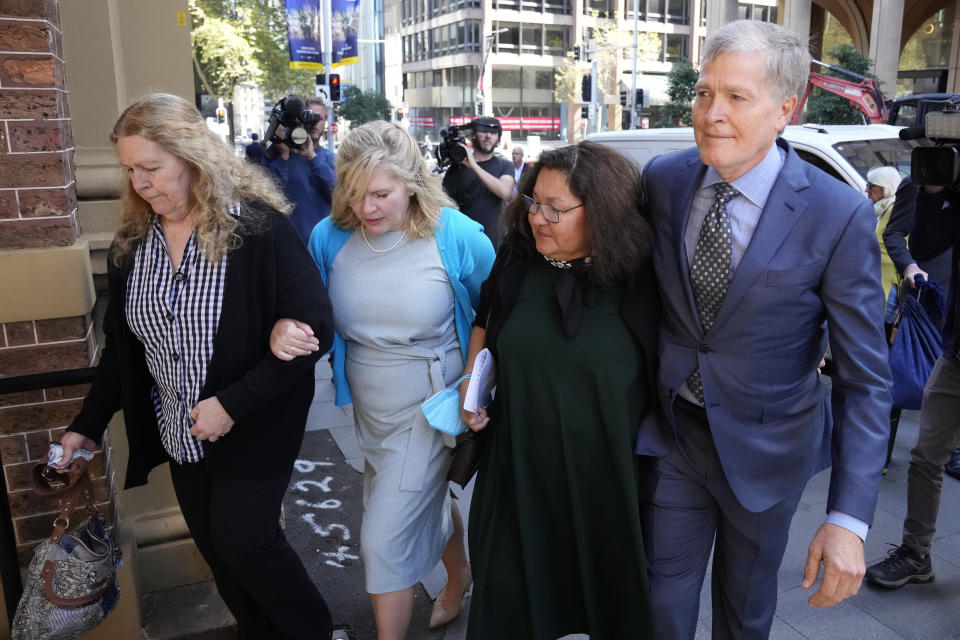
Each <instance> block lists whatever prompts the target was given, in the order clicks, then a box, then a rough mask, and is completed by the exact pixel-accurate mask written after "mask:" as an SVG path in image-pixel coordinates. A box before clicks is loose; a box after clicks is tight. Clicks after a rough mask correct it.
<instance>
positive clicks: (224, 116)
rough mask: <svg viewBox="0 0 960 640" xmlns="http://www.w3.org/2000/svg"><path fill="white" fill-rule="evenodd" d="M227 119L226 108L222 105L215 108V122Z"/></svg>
mask: <svg viewBox="0 0 960 640" xmlns="http://www.w3.org/2000/svg"><path fill="white" fill-rule="evenodd" d="M226 121H227V110H226V109H224V108H223V107H220V108H219V109H217V124H223V123H224V122H226Z"/></svg>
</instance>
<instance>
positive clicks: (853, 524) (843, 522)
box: [827, 511, 870, 541]
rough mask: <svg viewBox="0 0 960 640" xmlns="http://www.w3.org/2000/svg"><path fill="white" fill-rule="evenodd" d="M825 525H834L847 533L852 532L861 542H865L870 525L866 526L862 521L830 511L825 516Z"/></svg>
mask: <svg viewBox="0 0 960 640" xmlns="http://www.w3.org/2000/svg"><path fill="white" fill-rule="evenodd" d="M827 523H828V524H835V525H837V526H838V527H843V528H844V529H846V530H847V531H852V532H853V533H855V534H857V535H858V536H859V537H860V539H861V540H864V541H866V539H867V531H869V530H870V525H868V524H867V523H866V522H864V521H863V520H860V519H858V518H854V517H853V516H849V515H847V514H845V513H841V512H840V511H831V512H830V513H828V514H827Z"/></svg>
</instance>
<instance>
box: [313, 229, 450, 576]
mask: <svg viewBox="0 0 960 640" xmlns="http://www.w3.org/2000/svg"><path fill="white" fill-rule="evenodd" d="M399 237H400V234H399V232H396V233H387V234H384V235H383V236H372V235H369V234H368V239H369V241H370V243H371V244H372V245H373V246H374V247H376V248H378V249H387V248H389V247H391V246H392V245H393V244H394V242H396V241H397V239H398V238H399ZM328 289H329V293H330V299H331V301H332V302H333V310H334V323H335V326H336V328H337V330H338V331H339V332H340V334H341V335H342V336H343V338H344V340H345V341H346V354H345V356H346V359H345V366H346V375H347V381H348V383H349V385H350V393H351V395H352V396H353V411H354V418H355V422H356V427H357V436H358V438H359V440H360V448H361V449H362V450H363V455H364V458H365V459H366V464H365V468H364V482H363V523H362V526H361V533H360V555H361V558H362V560H363V563H364V570H365V575H366V586H367V591H368V592H369V593H389V592H392V591H399V590H401V589H406V588H407V587H411V586H413V585H415V584H416V583H417V582H419V581H420V580H421V579H422V578H423V577H424V576H426V575H427V574H428V573H429V572H430V571H431V570H432V569H433V567H434V566H436V564H437V562H438V561H439V560H440V556H441V554H442V553H443V549H444V546H445V545H446V543H447V540H448V539H449V537H450V535H451V534H452V532H453V522H452V520H451V517H450V504H449V502H450V497H449V493H450V492H449V491H448V483H447V481H446V475H447V468H448V467H449V464H450V455H449V451H450V450H449V449H447V448H446V447H445V446H444V441H443V437H442V434H441V433H440V432H439V431H436V430H434V429H432V428H431V427H430V426H429V425H428V424H427V422H426V420H425V419H424V417H423V414H422V413H421V412H420V404H421V403H422V402H423V401H424V400H426V399H427V398H429V397H430V396H431V395H433V394H434V393H436V392H437V391H439V390H441V389H443V388H444V387H445V386H448V385H450V384H452V383H453V382H454V381H455V380H456V379H457V378H458V377H459V376H460V374H461V372H462V370H463V359H462V357H461V354H460V347H459V344H458V343H457V335H456V328H455V325H454V299H453V289H452V288H451V286H450V280H449V278H448V276H447V273H446V270H445V269H444V267H443V262H442V260H441V258H440V251H439V249H438V248H437V243H436V240H435V239H434V238H432V237H430V238H421V239H414V238H406V239H405V240H404V241H403V242H402V243H401V244H400V245H399V246H398V247H397V248H396V249H393V250H392V251H389V252H387V253H375V252H373V251H371V250H370V248H369V247H368V246H367V245H366V243H364V241H363V238H362V237H361V236H360V234H359V233H354V234H353V235H352V236H351V237H350V239H349V240H348V241H347V243H346V244H345V245H344V246H343V248H342V249H341V250H340V252H339V254H337V257H336V259H335V260H334V262H333V265H332V266H331V269H330V277H329V287H328Z"/></svg>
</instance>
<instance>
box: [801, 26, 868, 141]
mask: <svg viewBox="0 0 960 640" xmlns="http://www.w3.org/2000/svg"><path fill="white" fill-rule="evenodd" d="M827 54H828V55H829V56H830V57H832V58H834V59H835V60H836V61H837V63H836V66H838V67H842V68H844V69H848V70H850V71H853V72H854V73H858V74H860V75H862V76H868V77H871V78H875V77H876V76H874V75H873V74H871V73H870V68H871V67H872V66H873V62H872V61H871V60H870V59H869V58H867V57H866V56H864V55H863V54H861V53H860V52H859V51H857V50H856V49H855V48H854V47H853V45H850V44H841V45H837V46H835V47H830V48H829V49H828V50H827ZM826 75H829V76H832V77H834V78H841V79H843V80H851V81H855V80H854V79H853V78H851V77H850V76H847V75H844V74H842V73H840V72H838V71H833V70H832V69H827V70H826ZM804 120H805V121H806V122H816V123H819V124H861V123H862V122H863V116H862V115H861V114H860V110H859V109H857V108H856V107H855V106H854V105H853V103H852V102H850V101H849V100H847V99H846V98H844V97H842V96H838V95H836V94H833V93H830V92H828V91H824V90H823V89H820V88H814V89H813V90H812V91H811V92H810V97H809V98H808V99H807V111H806V115H805V118H804Z"/></svg>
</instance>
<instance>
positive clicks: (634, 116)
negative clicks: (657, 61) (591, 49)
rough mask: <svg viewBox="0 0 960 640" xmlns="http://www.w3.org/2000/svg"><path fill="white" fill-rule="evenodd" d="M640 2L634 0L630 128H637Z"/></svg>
mask: <svg viewBox="0 0 960 640" xmlns="http://www.w3.org/2000/svg"><path fill="white" fill-rule="evenodd" d="M639 25H640V0H633V74H632V75H633V81H632V82H631V83H630V84H631V87H632V88H631V90H630V96H631V97H630V105H631V106H630V128H631V129H636V128H637V31H638V29H639V28H640V27H639Z"/></svg>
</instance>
